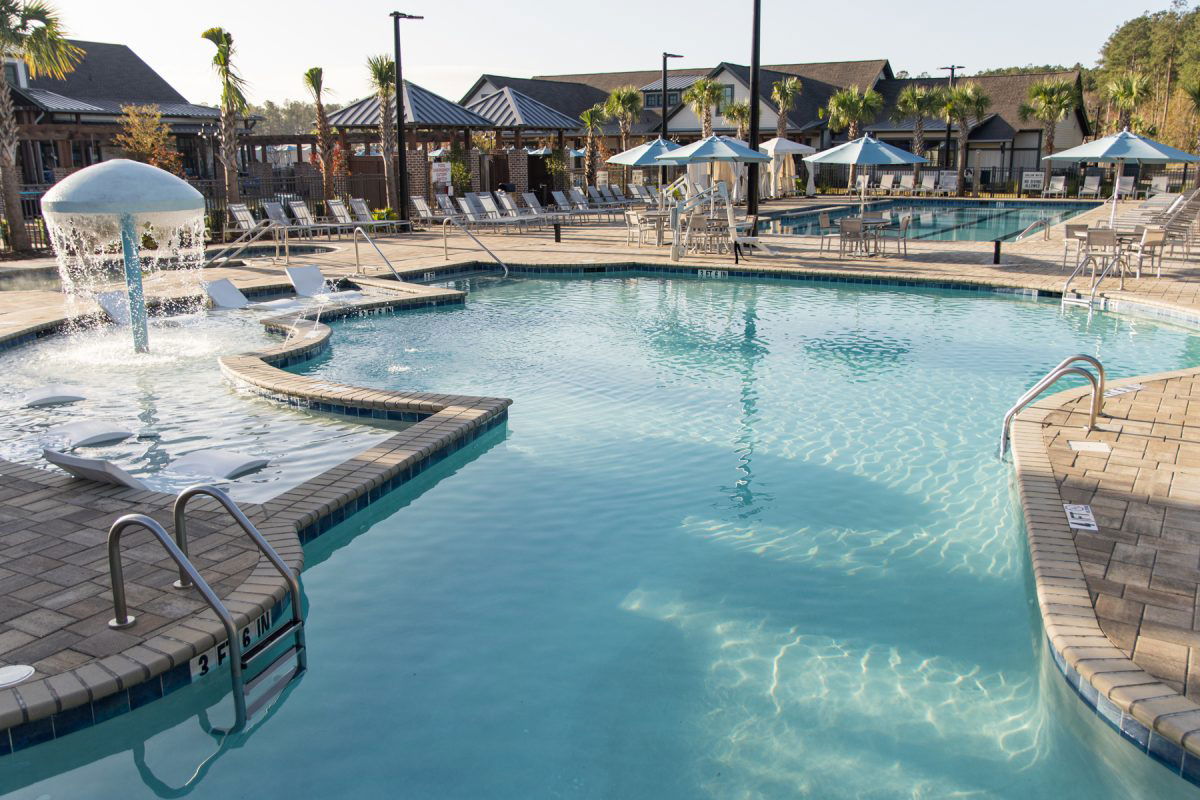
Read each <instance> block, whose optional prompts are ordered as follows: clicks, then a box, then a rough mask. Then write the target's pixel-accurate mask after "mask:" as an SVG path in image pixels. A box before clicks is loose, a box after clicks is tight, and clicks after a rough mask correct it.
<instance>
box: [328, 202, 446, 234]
mask: <svg viewBox="0 0 1200 800" xmlns="http://www.w3.org/2000/svg"><path fill="white" fill-rule="evenodd" d="M415 199H420V198H415ZM421 202H422V203H424V202H425V201H424V200H421ZM325 207H326V208H328V209H329V213H330V214H331V215H332V216H333V220H334V222H336V223H338V224H339V225H344V226H345V227H346V229H347V230H349V231H353V230H354V229H355V228H362V229H363V230H364V231H366V232H367V233H379V232H380V231H382V230H384V229H385V228H390V227H392V223H391V222H390V221H389V220H379V219H373V220H371V221H370V222H363V221H360V220H356V219H355V218H354V217H353V216H351V214H350V209H348V208H346V204H345V203H344V202H342V201H341V200H339V199H338V198H333V199H331V200H326V201H325ZM425 208H426V209H428V208H429V206H426V207H425Z"/></svg>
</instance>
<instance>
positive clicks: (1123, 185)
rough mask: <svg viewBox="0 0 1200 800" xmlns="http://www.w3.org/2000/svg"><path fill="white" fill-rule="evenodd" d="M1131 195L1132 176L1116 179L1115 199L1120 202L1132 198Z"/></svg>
mask: <svg viewBox="0 0 1200 800" xmlns="http://www.w3.org/2000/svg"><path fill="white" fill-rule="evenodd" d="M1133 194H1134V192H1133V176H1132V175H1122V176H1121V177H1119V178H1117V199H1118V200H1120V199H1121V198H1123V197H1132V196H1133Z"/></svg>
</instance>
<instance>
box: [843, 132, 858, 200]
mask: <svg viewBox="0 0 1200 800" xmlns="http://www.w3.org/2000/svg"><path fill="white" fill-rule="evenodd" d="M846 135H847V136H848V137H850V141H854V140H855V139H857V138H858V123H857V122H851V123H850V125H849V126H848V127H847V128H846ZM857 173H858V170H857V169H856V165H854V164H851V165H850V179H849V180H848V181H847V182H846V189H847V191H849V190H852V189H855V188H857V187H855V185H854V177H855V175H856V174H857Z"/></svg>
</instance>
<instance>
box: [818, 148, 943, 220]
mask: <svg viewBox="0 0 1200 800" xmlns="http://www.w3.org/2000/svg"><path fill="white" fill-rule="evenodd" d="M804 160H805V161H807V162H809V163H810V164H855V165H857V166H862V167H866V166H878V165H884V164H891V165H900V164H924V163H925V159H924V158H921V157H920V156H918V155H915V154H913V153H910V152H908V151H907V150H901V149H900V148H899V147H892V146H891V145H890V144H888V143H887V142H881V141H879V140H878V139H875V138H873V137H871V136H870V135H867V136H862V137H860V138H858V139H855V140H854V141H852V142H846V143H845V144H839V145H838V146H837V147H831V148H829V149H828V150H822V151H821V152H819V153H817V154H815V155H811V156H805V158H804ZM860 189H861V194H860V195H859V200H858V213H860V214H861V213H862V210H863V208H864V206H866V203H867V184H866V182H865V181H864V182H863V183H862V186H861V187H860Z"/></svg>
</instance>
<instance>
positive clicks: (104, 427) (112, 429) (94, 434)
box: [46, 419, 133, 447]
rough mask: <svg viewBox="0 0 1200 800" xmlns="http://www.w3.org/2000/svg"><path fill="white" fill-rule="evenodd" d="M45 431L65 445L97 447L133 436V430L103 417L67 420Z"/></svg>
mask: <svg viewBox="0 0 1200 800" xmlns="http://www.w3.org/2000/svg"><path fill="white" fill-rule="evenodd" d="M46 433H47V434H49V435H50V436H51V437H52V438H55V439H61V440H62V441H63V442H64V443H66V445H67V447H97V446H99V445H102V444H115V443H117V442H123V441H125V440H126V439H128V438H129V437H130V436H133V431H131V430H129V429H128V428H126V427H125V426H123V425H122V424H121V423H119V422H113V421H112V420H104V419H86V420H80V421H79V422H68V423H66V424H64V425H57V426H55V427H53V428H50V429H49V430H47V431H46Z"/></svg>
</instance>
